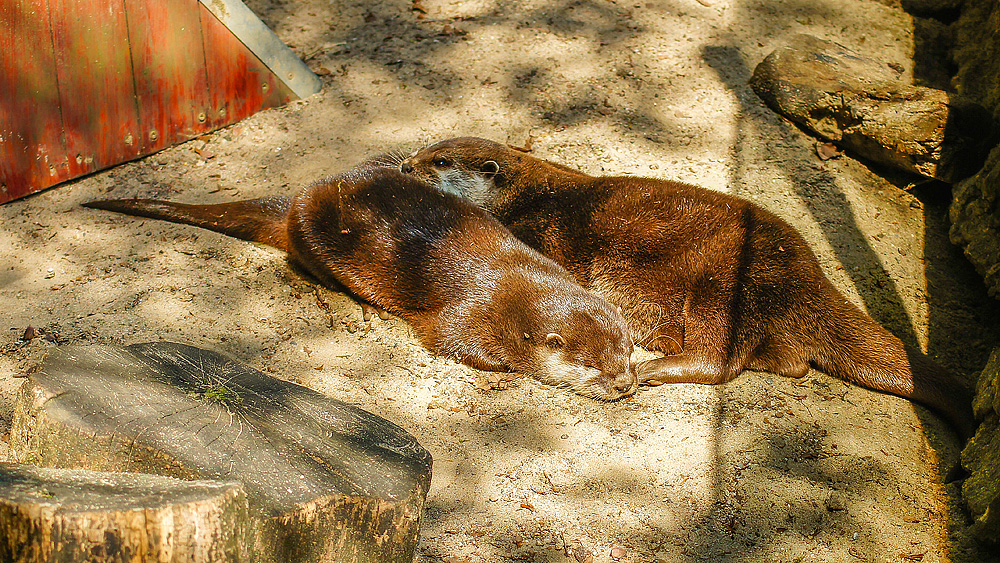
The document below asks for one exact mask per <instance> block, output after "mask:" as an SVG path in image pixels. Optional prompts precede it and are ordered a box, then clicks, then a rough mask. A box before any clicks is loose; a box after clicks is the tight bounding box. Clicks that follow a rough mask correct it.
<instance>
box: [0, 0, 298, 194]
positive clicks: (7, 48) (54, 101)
mask: <svg viewBox="0 0 1000 563" xmlns="http://www.w3.org/2000/svg"><path fill="white" fill-rule="evenodd" d="M0 29H3V30H5V33H2V34H0V203H3V202H5V201H10V200H12V199H15V198H18V197H21V196H24V195H27V194H29V193H31V192H35V191H38V190H41V189H43V188H46V187H49V186H52V185H55V184H58V183H60V182H63V181H66V180H69V179H71V178H77V177H79V176H82V175H85V174H89V173H92V172H95V171H97V170H101V169H103V168H107V167H109V166H113V165H115V164H118V163H121V162H124V161H127V160H131V159H135V158H138V157H140V156H143V155H147V154H150V153H153V152H156V151H158V150H160V149H163V148H165V147H167V146H170V145H172V144H175V143H178V142H181V141H184V140H186V139H190V138H192V137H194V136H197V135H201V134H203V133H206V132H208V131H211V130H213V129H217V128H219V127H222V126H224V125H228V124H230V123H234V122H236V121H239V120H240V119H243V118H245V117H247V116H249V115H251V114H253V113H255V112H257V111H260V110H261V109H265V108H269V107H276V106H279V105H283V104H285V103H287V102H288V101H290V100H292V99H295V98H297V97H298V96H296V95H295V93H293V91H292V90H291V89H290V88H289V87H288V86H286V84H285V83H284V82H282V81H281V80H280V79H279V78H278V77H277V76H275V74H274V73H273V72H272V71H271V70H270V69H269V68H268V66H267V65H265V64H264V63H263V62H261V60H260V59H258V58H257V56H256V55H254V53H253V52H252V51H251V50H250V49H248V48H247V47H246V46H245V45H244V44H243V43H242V42H241V41H240V40H239V39H237V38H236V37H235V36H234V35H233V33H232V32H231V31H230V30H229V29H228V28H227V27H226V26H225V25H224V24H223V23H222V22H220V21H219V20H218V19H216V17H215V16H213V15H212V13H211V12H210V11H209V10H207V9H206V8H205V6H204V5H202V4H201V2H200V1H199V0H6V1H4V2H0Z"/></svg>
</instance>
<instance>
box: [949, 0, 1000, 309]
mask: <svg viewBox="0 0 1000 563" xmlns="http://www.w3.org/2000/svg"><path fill="white" fill-rule="evenodd" d="M954 29H955V41H956V43H955V45H956V46H955V50H954V52H953V53H954V58H955V63H956V64H957V66H958V73H957V75H956V77H955V87H956V89H957V90H958V93H959V94H961V95H962V96H963V97H964V98H966V99H968V100H970V101H974V102H977V103H979V104H980V105H982V106H983V107H985V108H987V109H988V110H990V111H991V112H992V114H993V118H994V121H996V122H1000V3H998V2H997V1H996V0H967V1H966V2H965V5H964V7H963V8H962V13H961V16H960V17H959V19H958V21H957V22H955V24H954ZM998 192H1000V148H994V150H993V152H992V153H991V154H990V156H989V158H988V159H987V161H986V164H985V165H984V166H983V168H982V170H980V171H979V173H978V174H976V175H974V176H972V177H971V178H968V179H966V180H963V181H961V182H958V183H957V184H956V185H955V187H954V191H953V193H954V201H953V202H952V207H951V222H952V227H951V233H950V234H951V240H952V242H954V243H955V244H957V245H960V246H961V247H962V248H963V249H964V250H965V254H966V256H967V257H968V258H969V260H970V261H972V263H973V264H974V265H975V266H976V269H977V270H978V271H979V273H980V274H981V275H982V276H983V277H984V278H985V280H986V286H987V288H988V289H989V292H990V295H991V296H993V297H995V298H997V299H1000V205H998V199H1000V197H998V196H1000V193H998Z"/></svg>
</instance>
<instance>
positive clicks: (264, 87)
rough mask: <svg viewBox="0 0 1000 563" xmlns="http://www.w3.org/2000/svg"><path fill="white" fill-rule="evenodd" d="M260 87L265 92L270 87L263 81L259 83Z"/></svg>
mask: <svg viewBox="0 0 1000 563" xmlns="http://www.w3.org/2000/svg"><path fill="white" fill-rule="evenodd" d="M260 88H261V90H263V91H265V92H267V91H268V90H269V89H270V88H271V87H270V86H269V85H268V84H267V82H265V83H263V84H261V85H260Z"/></svg>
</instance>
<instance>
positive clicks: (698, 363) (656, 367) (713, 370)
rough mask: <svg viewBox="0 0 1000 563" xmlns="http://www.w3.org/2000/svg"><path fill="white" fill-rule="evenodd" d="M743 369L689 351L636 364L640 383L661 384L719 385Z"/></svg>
mask: <svg viewBox="0 0 1000 563" xmlns="http://www.w3.org/2000/svg"><path fill="white" fill-rule="evenodd" d="M740 371H741V370H734V369H731V368H726V367H722V365H721V364H719V363H713V362H710V361H706V359H705V358H699V357H696V356H694V355H693V354H689V353H680V354H677V355H674V356H664V357H662V358H656V359H652V360H647V361H645V362H639V363H637V364H636V365H635V373H636V377H637V378H638V379H639V383H644V384H646V385H661V384H664V383H702V384H705V385H717V384H719V383H725V382H727V381H730V380H732V379H733V378H734V377H736V376H737V375H739V373H740Z"/></svg>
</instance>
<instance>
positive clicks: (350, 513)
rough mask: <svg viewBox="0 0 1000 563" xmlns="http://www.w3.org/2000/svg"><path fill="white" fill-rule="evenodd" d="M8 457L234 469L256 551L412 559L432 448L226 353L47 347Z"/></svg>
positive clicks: (220, 472)
mask: <svg viewBox="0 0 1000 563" xmlns="http://www.w3.org/2000/svg"><path fill="white" fill-rule="evenodd" d="M12 426H13V427H12V432H11V450H12V452H13V454H14V456H15V459H16V461H19V462H30V463H35V464H38V465H44V466H52V467H72V468H82V469H91V470H99V471H115V472H122V471H129V472H146V473H156V474H159V475H165V476H171V477H177V478H181V479H216V480H226V481H237V482H239V483H241V484H242V486H243V488H244V490H245V491H246V496H247V500H248V505H249V511H250V519H251V522H252V526H251V528H252V537H253V546H252V550H251V551H252V553H254V554H255V556H256V558H257V559H259V560H263V561H275V562H282V563H283V562H286V561H349V562H359V563H363V562H373V563H374V562H395V561H399V562H406V563H409V562H410V561H411V560H412V558H413V554H414V551H415V549H416V544H417V537H418V530H419V522H420V515H421V511H422V507H423V501H424V498H425V496H426V494H427V488H428V486H429V484H430V468H431V458H430V454H428V453H427V451H426V450H424V449H423V448H422V447H421V446H420V445H419V444H418V443H417V442H416V440H415V439H414V438H413V437H412V436H410V435H409V434H408V433H406V432H405V431H404V430H403V429H401V428H399V427H398V426H396V425H394V424H392V423H390V422H388V421H386V420H384V419H381V418H379V417H377V416H375V415H372V414H371V413H368V412H366V411H363V410H361V409H359V408H357V407H353V406H351V405H347V404H345V403H341V402H339V401H336V400H333V399H330V398H328V397H325V396H323V395H320V394H319V393H316V392H314V391H311V390H309V389H306V388H305V387H302V386H299V385H295V384H292V383H288V382H285V381H281V380H278V379H275V378H272V377H269V376H267V375H264V374H262V373H260V372H258V371H256V370H253V369H250V368H248V367H247V366H244V365H242V364H239V363H237V362H234V361H232V360H230V359H228V358H226V357H225V356H222V355H220V354H217V353H214V352H210V351H207V350H201V349H198V348H194V347H191V346H186V345H182V344H173V343H166V342H161V343H148V344H136V345H132V346H128V347H126V348H124V349H120V348H112V347H106V346H90V347H66V348H59V349H56V350H54V351H53V353H52V355H51V356H50V357H49V358H47V359H46V361H45V362H44V364H43V366H42V369H41V370H40V371H39V372H38V373H36V374H33V375H32V376H31V378H30V379H29V380H28V381H27V382H26V383H25V384H24V385H23V386H22V388H21V389H20V390H19V393H18V398H17V401H16V405H15V413H14V420H13V425H12Z"/></svg>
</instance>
